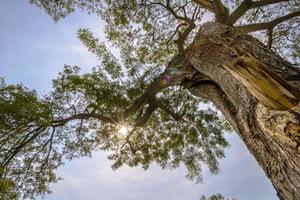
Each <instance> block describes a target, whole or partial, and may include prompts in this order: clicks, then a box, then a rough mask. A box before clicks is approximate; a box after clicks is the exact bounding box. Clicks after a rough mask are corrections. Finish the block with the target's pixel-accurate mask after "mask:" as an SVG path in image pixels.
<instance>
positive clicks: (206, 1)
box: [193, 0, 215, 13]
mask: <svg viewBox="0 0 300 200" xmlns="http://www.w3.org/2000/svg"><path fill="white" fill-rule="evenodd" d="M193 2H194V3H196V4H197V5H199V6H200V7H201V8H205V9H207V10H209V11H210V12H213V13H214V12H215V11H214V7H213V4H212V1H210V0H193Z"/></svg>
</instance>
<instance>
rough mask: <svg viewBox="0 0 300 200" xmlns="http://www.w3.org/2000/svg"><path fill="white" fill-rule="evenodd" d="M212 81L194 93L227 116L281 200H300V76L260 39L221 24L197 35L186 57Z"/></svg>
mask: <svg viewBox="0 0 300 200" xmlns="http://www.w3.org/2000/svg"><path fill="white" fill-rule="evenodd" d="M186 59H187V60H188V61H189V62H190V63H191V64H192V65H193V67H194V68H195V69H196V70H197V71H198V72H199V73H201V74H203V75H204V76H206V77H208V79H210V80H211V81H203V80H202V81H201V80H200V81H198V82H197V80H192V81H193V82H195V83H197V84H190V85H189V86H188V87H189V89H190V91H191V93H192V94H194V95H196V96H200V97H203V98H207V99H210V100H211V101H213V102H214V103H215V104H216V106H217V107H219V109H220V110H221V111H222V112H223V113H224V115H225V117H226V118H227V119H228V120H229V122H230V123H231V124H232V126H233V128H234V129H235V130H236V132H237V133H238V134H239V135H240V137H241V138H242V140H243V141H244V143H245V144H246V146H247V147H248V149H249V151H250V152H251V153H252V154H253V156H254V157H255V158H256V160H257V161H258V163H259V165H260V166H261V167H262V168H263V170H264V171H265V173H266V174H267V176H268V177H269V178H270V180H271V182H272V184H273V185H274V187H275V189H276V190H277V194H278V196H279V198H280V199H300V153H299V152H300V147H299V145H300V122H299V121H300V104H299V99H300V89H299V88H300V71H299V70H298V69H296V68H294V67H293V66H292V65H291V64H290V63H288V62H286V61H284V60H283V59H282V58H280V57H279V56H277V55H276V54H275V53H274V52H272V51H270V50H269V49H268V48H267V47H266V46H264V45H263V44H262V43H260V42H259V41H258V40H256V39H255V38H253V37H251V36H250V35H247V34H246V33H244V32H242V31H239V30H237V29H234V28H232V27H228V26H225V25H221V24H217V23H208V24H206V25H204V26H203V27H202V28H201V29H200V30H199V32H198V35H197V37H196V39H195V40H194V42H193V44H192V45H191V46H190V47H189V49H188V50H187V53H186Z"/></svg>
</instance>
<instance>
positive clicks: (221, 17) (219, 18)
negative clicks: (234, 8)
mask: <svg viewBox="0 0 300 200" xmlns="http://www.w3.org/2000/svg"><path fill="white" fill-rule="evenodd" d="M213 7H214V11H215V14H216V22H220V23H224V22H226V21H227V18H228V16H229V10H228V8H227V7H226V6H224V4H223V3H222V1H221V0H213Z"/></svg>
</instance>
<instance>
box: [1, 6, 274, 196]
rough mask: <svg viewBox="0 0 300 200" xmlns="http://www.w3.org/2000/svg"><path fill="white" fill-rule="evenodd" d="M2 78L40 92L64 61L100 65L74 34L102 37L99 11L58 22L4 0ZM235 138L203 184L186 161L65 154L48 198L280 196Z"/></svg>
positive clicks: (231, 137)
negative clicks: (164, 163)
mask: <svg viewBox="0 0 300 200" xmlns="http://www.w3.org/2000/svg"><path fill="white" fill-rule="evenodd" d="M0 2H1V7H0V77H4V78H5V80H6V82H7V83H23V84H24V85H26V86H27V87H28V88H30V89H36V90H37V91H38V93H39V94H40V96H42V95H43V94H46V93H47V92H48V91H49V90H50V89H51V81H52V79H54V78H55V77H56V76H57V74H58V73H59V72H60V71H62V69H63V66H64V64H68V65H77V66H79V67H81V68H82V70H83V72H85V71H89V70H90V69H91V67H93V66H95V65H97V64H98V61H97V59H96V58H95V57H94V56H93V55H92V54H91V53H90V52H88V51H87V49H86V48H85V47H84V46H83V45H82V44H81V43H80V41H79V39H78V38H77V37H76V32H77V30H78V29H79V28H89V29H91V30H92V31H93V32H95V33H96V36H98V37H99V38H100V39H101V40H103V41H104V40H105V36H104V33H103V30H102V28H103V23H102V22H101V20H100V19H99V18H98V17H97V16H95V15H88V14H87V13H83V12H79V11H78V12H76V13H74V14H72V15H70V16H69V17H67V18H66V19H63V20H61V21H59V22H58V23H54V22H53V21H52V19H51V18H50V17H49V16H48V15H47V14H46V13H45V12H44V11H42V10H40V9H39V8H37V7H35V6H33V5H30V4H29V3H28V1H26V0H25V1H24V0H22V1H21V0H0ZM226 138H227V139H228V141H229V142H230V144H231V147H229V148H228V149H227V150H226V158H224V159H222V160H221V161H220V165H219V166H220V169H221V170H220V172H219V174H218V175H211V174H210V173H209V171H207V170H204V172H203V174H204V183H203V184H195V183H194V182H192V181H189V180H187V179H186V178H185V168H184V167H180V168H178V169H176V170H173V171H168V170H162V169H161V168H159V167H158V166H156V165H152V166H151V167H150V168H149V169H148V170H147V171H144V170H143V169H141V168H139V167H136V168H129V167H126V166H124V167H121V168H120V169H118V170H116V171H113V170H112V169H111V168H110V165H111V164H112V163H111V162H110V161H109V160H108V159H107V158H106V157H107V153H105V152H94V153H93V155H92V157H91V158H80V159H76V160H73V161H66V163H65V166H63V167H61V168H59V169H58V170H57V174H58V175H59V176H61V177H62V178H63V180H62V181H60V182H58V183H56V184H53V185H51V190H52V191H53V193H52V194H50V195H47V196H46V197H45V199H46V200H81V199H84V200H99V199H101V200H102V199H103V200H118V199H121V198H122V200H153V199H156V200H162V199H163V200H198V199H199V198H200V196H201V195H203V194H204V195H211V194H214V193H222V194H223V195H224V196H226V197H228V198H232V197H235V198H237V199H238V200H253V199H256V200H274V199H278V198H277V196H276V192H275V190H274V188H273V187H272V184H271V182H270V181H269V180H268V179H267V177H266V175H265V173H264V172H263V170H262V168H261V167H259V165H258V164H257V162H256V161H255V159H254V157H253V156H252V155H251V154H250V153H249V151H248V150H247V148H246V146H245V145H244V144H243V143H242V141H241V139H240V138H239V137H238V135H237V134H236V133H231V134H229V133H228V134H227V135H226Z"/></svg>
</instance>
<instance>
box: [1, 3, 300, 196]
mask: <svg viewBox="0 0 300 200" xmlns="http://www.w3.org/2000/svg"><path fill="white" fill-rule="evenodd" d="M30 2H31V3H33V4H35V5H37V6H39V7H41V8H43V9H44V10H45V11H46V12H47V13H48V14H49V15H50V16H51V17H52V18H53V19H54V20H55V21H57V20H59V19H60V18H62V17H65V16H67V15H68V14H70V13H71V12H73V11H74V10H75V9H76V8H80V9H84V10H87V11H88V12H94V13H97V14H98V15H99V16H100V17H101V18H102V19H103V20H104V21H105V24H106V26H105V33H106V35H107V39H108V40H109V42H111V43H112V44H113V45H115V46H117V47H118V49H119V51H120V59H117V58H116V57H115V56H114V55H113V54H111V53H110V52H109V51H108V50H107V48H106V46H105V44H104V43H102V42H100V41H99V40H98V39H97V38H95V37H94V36H93V34H92V33H91V32H90V31H89V30H87V29H81V30H79V31H78V36H79V38H80V39H81V41H82V42H83V43H84V45H86V46H87V48H88V49H89V50H90V51H91V52H93V53H94V54H95V55H96V56H97V57H98V58H99V59H100V61H101V66H99V67H97V68H94V70H93V71H92V72H91V73H86V74H80V73H79V68H78V67H76V66H75V67H71V66H65V69H64V71H63V72H62V73H60V74H59V77H58V78H57V79H56V80H54V82H53V83H54V84H53V85H54V87H53V91H52V92H51V93H50V94H49V95H48V96H46V97H45V98H43V99H39V98H37V95H36V93H35V92H34V91H29V90H28V89H27V88H26V87H24V86H22V85H7V84H5V83H4V81H2V82H1V90H0V92H1V93H0V97H1V98H0V105H1V106H0V120H1V123H0V126H1V132H0V145H1V146H0V150H1V151H0V163H1V166H2V169H1V177H2V180H3V184H5V185H8V186H7V187H6V188H8V189H6V190H5V191H7V192H6V193H7V195H14V194H13V193H19V195H23V196H28V197H32V198H34V197H35V195H36V194H43V193H45V192H46V191H48V187H47V186H48V184H49V183H50V182H55V181H57V178H56V177H55V174H54V173H53V170H54V169H56V168H57V167H58V166H60V165H61V164H62V158H63V157H66V158H69V159H72V158H74V157H79V156H86V155H89V154H90V153H91V151H93V150H98V149H101V150H109V151H111V152H112V154H111V155H110V157H109V158H110V159H112V160H114V161H115V162H114V164H113V167H114V168H118V167H120V166H121V165H122V164H128V165H129V166H136V165H142V166H143V167H144V168H147V167H148V166H149V164H150V163H151V162H156V163H158V164H159V165H160V166H162V167H164V168H166V167H168V168H175V167H177V166H178V165H179V164H180V163H183V164H184V165H185V166H186V167H187V169H188V174H187V176H188V177H189V178H191V179H196V180H198V181H201V165H200V164H201V163H205V164H206V165H207V166H208V167H209V169H210V170H211V171H212V172H213V173H216V172H217V171H218V165H217V164H218V161H217V159H218V158H221V157H223V156H224V152H223V150H224V148H225V147H226V146H227V145H228V144H227V142H226V140H225V139H224V137H223V131H224V130H226V129H228V125H227V124H226V122H225V121H224V120H223V119H222V117H220V116H219V115H218V113H217V112H216V111H213V110H210V109H203V106H201V104H203V103H205V102H206V101H207V100H208V101H210V102H212V103H213V104H214V105H215V106H216V107H217V108H218V109H219V110H220V111H221V112H222V113H223V114H224V116H225V118H226V120H227V121H228V122H229V123H230V124H231V126H232V127H233V129H234V130H235V131H236V132H237V133H238V134H239V136H240V137H241V138H242V140H243V141H244V143H245V144H246V146H247V147H248V149H249V150H250V152H251V153H252V154H253V155H254V157H255V158H256V160H257V161H258V163H259V164H260V166H261V167H262V168H263V169H264V171H265V173H266V174H267V176H268V177H269V178H270V180H271V181H272V183H273V185H274V187H275V189H276V190H277V192H278V196H279V198H281V199H299V198H300V192H299V191H300V154H299V149H300V147H299V146H300V120H299V119H300V104H299V99H300V70H299V68H297V67H296V65H297V63H298V62H299V54H300V49H299V47H300V45H299V42H300V34H299V26H300V20H299V16H300V10H299V2H298V1H297V0H259V1H252V0H244V1H242V2H240V1H232V0H229V1H226V3H225V2H222V1H221V0H192V1H188V0H177V1H171V0H163V1H158V0H153V1H151V0H122V1H120V0H102V1H100V0H31V1H30ZM275 10H276V12H274V11H275ZM207 21H210V22H207ZM282 57H284V58H285V59H283V58H282ZM292 63H294V64H292ZM3 194H4V192H3ZM4 195H5V194H4Z"/></svg>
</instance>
